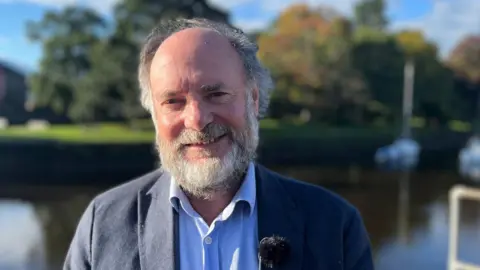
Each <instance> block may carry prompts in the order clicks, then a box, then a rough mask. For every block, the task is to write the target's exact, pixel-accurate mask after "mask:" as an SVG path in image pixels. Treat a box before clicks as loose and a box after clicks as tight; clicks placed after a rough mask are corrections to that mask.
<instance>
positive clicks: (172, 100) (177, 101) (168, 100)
mask: <svg viewBox="0 0 480 270" xmlns="http://www.w3.org/2000/svg"><path fill="white" fill-rule="evenodd" d="M164 103H165V104H179V103H182V101H181V100H180V99H176V98H171V99H167V100H166V101H165V102H164Z"/></svg>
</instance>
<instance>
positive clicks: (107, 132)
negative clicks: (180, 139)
mask: <svg viewBox="0 0 480 270" xmlns="http://www.w3.org/2000/svg"><path fill="white" fill-rule="evenodd" d="M2 137H3V138H8V139H18V140H22V139H49V140H59V141H64V142H72V143H149V142H153V139H154V132H153V131H141V130H132V129H130V128H128V127H127V126H125V125H121V124H102V125H99V126H97V127H94V128H93V127H92V128H88V129H86V128H83V127H81V126H76V125H56V126H52V127H50V128H48V129H46V130H28V129H27V128H26V127H23V126H14V127H10V128H8V129H5V130H0V138H2Z"/></svg>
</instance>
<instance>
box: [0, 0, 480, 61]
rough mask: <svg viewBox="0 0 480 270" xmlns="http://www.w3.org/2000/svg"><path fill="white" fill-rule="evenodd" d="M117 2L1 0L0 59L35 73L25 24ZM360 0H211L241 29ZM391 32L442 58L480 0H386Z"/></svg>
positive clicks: (479, 25) (105, 10)
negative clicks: (418, 40)
mask: <svg viewBox="0 0 480 270" xmlns="http://www.w3.org/2000/svg"><path fill="white" fill-rule="evenodd" d="M116 1H118V0H0V59H2V60H7V61H9V62H11V63H13V64H14V65H17V66H20V67H24V68H27V69H30V70H32V69H35V68H36V67H37V66H38V63H39V59H40V58H41V55H42V49H41V46H40V45H38V44H32V43H30V42H29V41H28V39H27V38H26V27H25V25H26V22H27V21H29V20H34V21H35V20H40V19H41V18H42V15H43V13H44V12H45V11H46V10H49V9H59V8H62V7H64V6H66V5H69V4H82V5H88V6H90V7H92V8H94V9H96V10H97V11H98V12H100V13H102V14H109V12H110V10H111V7H112V5H113V4H114V3H115V2H116ZM358 1H359V0H303V1H302V0H210V2H211V3H212V4H213V5H216V6H219V7H221V8H223V9H225V10H227V11H229V12H230V14H231V16H232V19H233V21H234V23H235V24H237V25H238V26H240V27H242V28H244V29H246V30H251V29H259V28H262V27H264V26H265V25H267V24H268V23H269V22H270V21H271V20H272V19H273V18H274V17H275V16H277V15H278V13H279V12H280V11H281V10H283V9H284V8H285V7H287V6H289V5H291V4H293V3H299V2H301V3H306V4H309V5H311V6H319V5H320V6H329V7H332V8H334V9H335V10H337V11H339V12H340V13H342V14H344V15H346V16H351V14H352V9H353V6H354V5H355V3H356V2H358ZM387 6H388V8H387V14H388V16H389V18H390V21H391V25H390V27H391V29H392V30H399V29H405V28H417V29H421V30H423V31H424V32H425V35H426V36H427V37H428V38H429V39H431V40H432V41H435V42H436V43H437V44H438V45H439V47H440V50H441V53H442V55H446V54H447V53H448V52H449V51H450V49H451V48H452V46H454V45H455V43H456V42H458V41H459V40H460V39H461V38H462V37H464V36H465V35H467V34H472V33H476V34H480V16H479V14H480V0H387Z"/></svg>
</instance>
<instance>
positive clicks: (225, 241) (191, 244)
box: [170, 163, 258, 270]
mask: <svg viewBox="0 0 480 270" xmlns="http://www.w3.org/2000/svg"><path fill="white" fill-rule="evenodd" d="M175 200H178V202H179V204H178V205H179V206H181V207H177V203H175ZM170 202H171V203H172V206H173V207H174V208H175V209H176V210H177V211H178V213H179V223H180V224H179V234H180V235H179V241H180V243H179V244H180V269H181V270H237V269H238V270H245V269H249V270H250V269H258V257H257V254H258V252H257V247H258V231H257V207H256V186H255V168H254V165H253V163H250V165H249V167H248V171H247V174H246V176H245V180H244V181H243V184H242V185H241V187H240V189H239V190H238V192H237V194H236V195H235V196H234V197H233V199H232V201H231V202H230V204H229V205H228V206H227V207H226V208H225V209H224V210H223V212H222V213H220V214H219V215H218V217H217V218H216V219H215V220H214V221H213V222H212V224H211V225H210V226H208V225H207V223H206V222H205V221H204V220H203V219H202V217H201V216H200V215H199V214H198V213H197V212H196V211H195V210H194V209H193V208H192V206H191V204H190V202H189V200H188V198H187V197H186V196H185V194H184V193H183V191H182V190H181V189H180V188H179V187H178V185H177V184H175V180H174V179H173V178H172V184H171V185H170ZM179 208H180V209H179Z"/></svg>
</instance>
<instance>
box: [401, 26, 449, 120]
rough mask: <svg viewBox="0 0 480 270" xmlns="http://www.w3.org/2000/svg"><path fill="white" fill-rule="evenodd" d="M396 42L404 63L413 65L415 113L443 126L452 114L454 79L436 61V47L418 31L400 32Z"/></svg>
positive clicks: (437, 58) (437, 57) (437, 59)
mask: <svg viewBox="0 0 480 270" xmlns="http://www.w3.org/2000/svg"><path fill="white" fill-rule="evenodd" d="M394 37H395V40H396V42H397V43H398V45H399V47H400V48H401V49H402V51H403V54H404V58H405V60H404V62H406V61H411V62H412V63H413V64H414V66H415V82H414V89H415V90H414V112H416V115H421V116H424V117H425V118H427V119H428V120H430V121H431V122H432V124H433V123H434V122H435V123H441V124H445V121H446V115H447V114H450V113H451V99H452V95H451V94H452V88H453V80H452V77H451V74H450V73H449V71H448V70H447V69H446V68H445V66H444V65H443V64H442V63H441V62H440V61H439V56H438V49H437V46H436V45H435V44H433V43H431V42H429V41H428V40H427V39H426V38H425V37H424V35H423V33H422V32H421V31H412V30H409V31H401V32H399V33H397V34H396V35H395V36H394Z"/></svg>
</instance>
